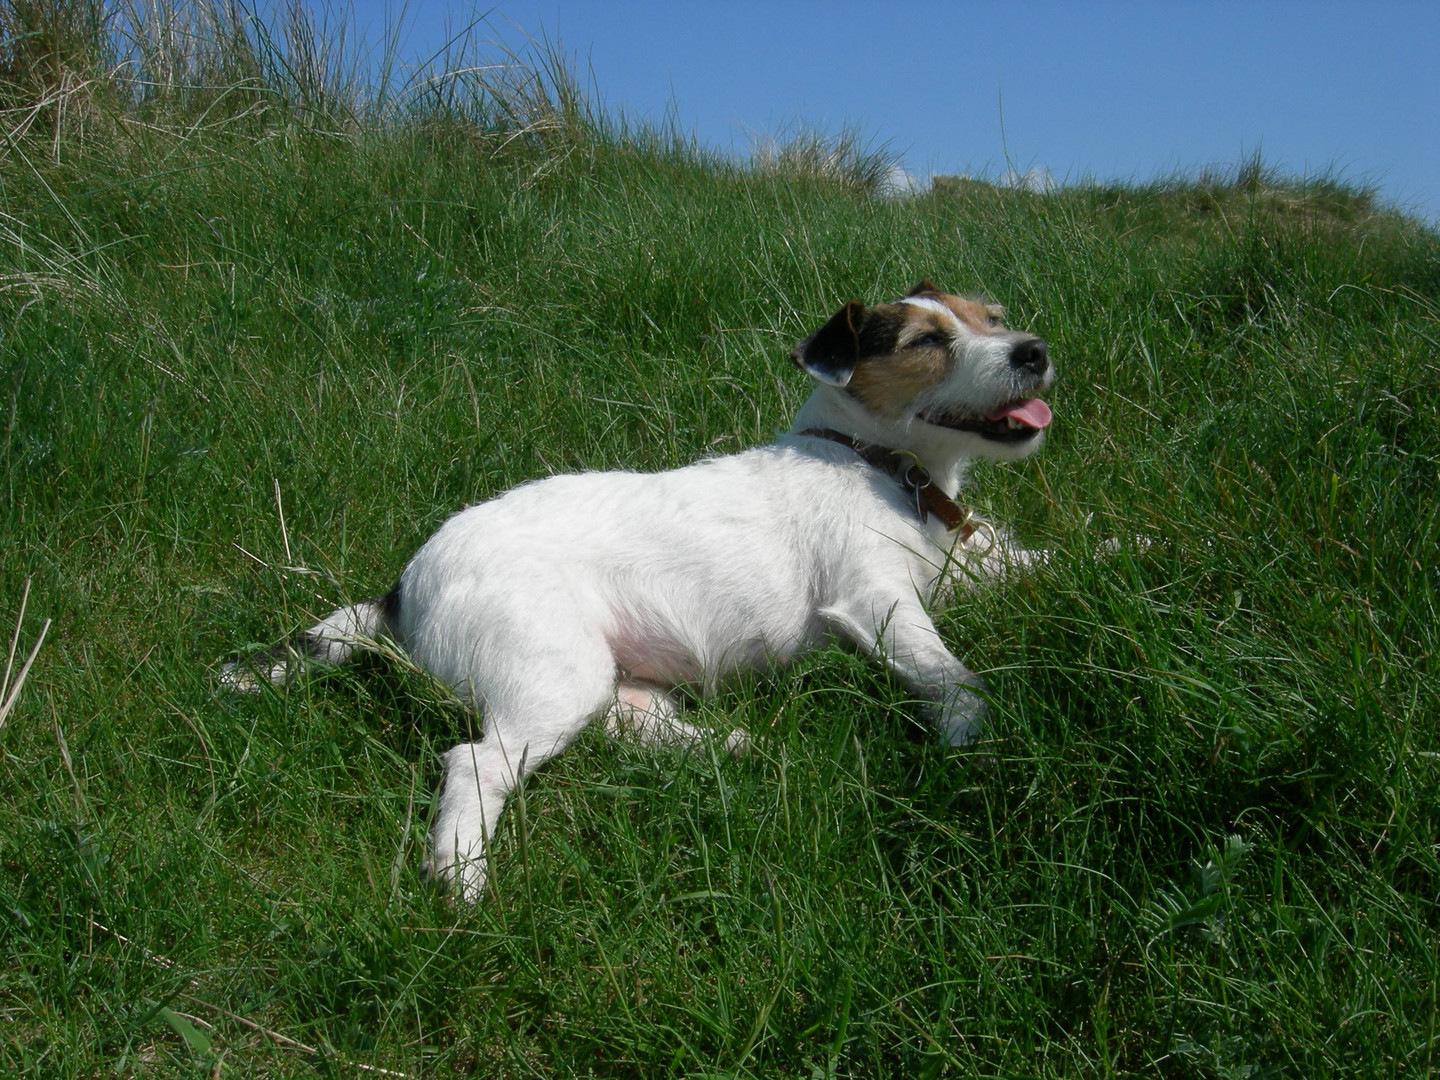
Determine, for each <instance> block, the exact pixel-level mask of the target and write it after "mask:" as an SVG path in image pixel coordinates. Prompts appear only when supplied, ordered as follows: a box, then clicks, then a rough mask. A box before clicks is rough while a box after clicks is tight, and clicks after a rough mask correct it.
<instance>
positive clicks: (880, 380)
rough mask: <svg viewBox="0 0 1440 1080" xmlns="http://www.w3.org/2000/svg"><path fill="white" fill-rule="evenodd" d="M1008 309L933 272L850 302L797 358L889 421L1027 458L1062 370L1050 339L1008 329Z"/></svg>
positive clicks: (985, 451)
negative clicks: (955, 291)
mask: <svg viewBox="0 0 1440 1080" xmlns="http://www.w3.org/2000/svg"><path fill="white" fill-rule="evenodd" d="M1004 314H1005V313H1004V311H1003V310H1002V309H1001V308H1000V307H999V306H997V305H995V304H991V303H988V302H987V301H984V300H976V299H970V298H966V297H962V296H951V295H949V294H947V293H943V292H941V291H940V290H939V289H938V288H936V287H935V286H934V285H933V284H931V283H930V281H929V280H928V279H927V280H924V281H921V282H920V284H918V285H916V286H915V287H914V288H913V289H911V290H910V291H909V292H908V293H907V294H906V295H905V296H904V297H903V298H902V299H900V300H897V301H895V302H894V303H892V304H876V305H874V306H873V307H865V306H864V305H863V304H860V303H859V302H857V301H854V300H851V301H850V302H849V303H847V304H846V305H845V306H844V307H843V308H841V309H840V310H839V311H837V312H836V313H835V315H834V316H833V317H832V318H831V319H830V321H829V322H827V323H826V324H825V325H824V326H822V327H821V328H820V329H819V330H817V331H815V333H813V334H811V335H810V336H809V337H807V338H806V339H805V340H804V341H802V342H800V344H799V345H797V346H795V350H794V352H792V353H791V354H790V359H791V360H793V361H794V362H795V364H796V365H798V366H799V367H801V368H803V369H804V370H805V371H807V372H809V373H810V375H811V376H813V377H814V378H815V379H816V380H817V381H819V382H820V383H823V384H825V385H828V386H833V387H836V388H839V389H840V390H841V392H843V393H844V394H846V395H848V396H849V397H850V398H851V399H853V400H854V401H855V402H857V403H858V404H859V405H860V406H861V407H862V408H864V410H865V411H866V412H868V413H870V414H871V415H872V416H873V417H875V418H876V419H877V420H879V421H881V422H882V423H883V424H884V425H885V426H887V427H889V428H892V429H894V430H897V431H900V430H907V429H911V428H912V427H913V426H914V425H920V426H923V427H924V428H925V429H927V430H926V435H927V436H930V435H933V436H935V437H940V438H950V439H953V440H954V441H955V442H956V444H957V449H959V450H962V451H963V452H964V453H965V454H966V455H968V456H976V457H988V458H1020V457H1024V456H1025V455H1027V454H1030V453H1033V452H1034V451H1035V450H1037V449H1038V448H1039V446H1040V443H1041V441H1042V440H1043V438H1044V429H1045V426H1046V425H1047V424H1049V423H1050V408H1049V406H1047V405H1046V404H1045V402H1043V401H1042V400H1040V398H1039V396H1038V395H1040V394H1043V393H1044V392H1045V391H1046V390H1047V389H1048V388H1049V387H1050V384H1051V383H1052V382H1054V380H1055V368H1054V365H1052V364H1051V363H1050V354H1049V351H1048V350H1047V349H1046V347H1045V342H1043V341H1041V340H1040V339H1039V338H1038V337H1036V336H1035V335H1034V334H1026V333H1023V332H1020V331H1015V330H1010V329H1007V328H1006V326H1005V322H1004ZM930 429H933V431H932V430H930Z"/></svg>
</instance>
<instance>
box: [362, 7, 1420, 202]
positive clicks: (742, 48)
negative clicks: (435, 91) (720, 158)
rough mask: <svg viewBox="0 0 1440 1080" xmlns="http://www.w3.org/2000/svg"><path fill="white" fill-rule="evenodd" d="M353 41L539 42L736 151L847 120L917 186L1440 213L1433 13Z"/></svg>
mask: <svg viewBox="0 0 1440 1080" xmlns="http://www.w3.org/2000/svg"><path fill="white" fill-rule="evenodd" d="M354 4H355V13H356V17H357V21H358V22H359V24H360V25H361V27H362V28H366V29H365V32H366V35H367V37H369V39H370V40H375V38H376V37H378V28H379V27H380V26H382V25H386V24H387V23H389V24H393V23H394V22H395V16H396V15H397V13H399V14H400V15H402V19H401V22H402V25H403V26H404V27H405V28H406V29H405V34H404V37H403V42H402V46H401V54H402V56H407V57H423V56H427V55H429V54H431V53H433V52H435V51H436V50H438V49H439V47H440V46H441V45H442V44H443V43H444V41H445V38H446V31H447V28H458V27H460V26H463V25H465V24H466V23H468V22H469V21H471V20H472V19H473V18H474V17H475V15H476V13H480V14H484V13H486V12H488V13H489V14H488V17H487V19H486V21H485V24H484V26H483V27H482V28H481V29H480V30H479V35H480V37H481V38H483V39H487V40H488V39H496V40H503V41H505V42H508V43H509V44H511V45H512V46H514V45H516V44H520V43H523V41H524V36H525V34H527V33H528V34H531V35H534V36H541V35H543V36H545V37H546V38H548V39H549V40H550V41H551V42H552V43H558V44H559V45H560V46H561V47H562V48H563V49H564V51H565V52H567V53H569V54H571V55H573V56H574V58H575V60H576V62H577V65H578V68H579V70H580V72H581V74H582V76H585V77H586V78H587V79H588V78H589V77H590V76H591V75H592V74H593V85H594V89H595V91H596V93H597V95H598V97H599V98H600V100H601V101H602V103H603V104H604V106H605V107H606V108H607V110H609V111H611V112H623V113H624V114H626V115H628V116H632V117H637V118H649V119H652V120H658V119H660V118H662V117H663V116H664V115H665V114H666V111H667V109H673V111H674V113H675V115H676V116H677V117H678V119H679V122H680V125H681V127H682V128H684V129H685V130H687V131H691V132H693V133H694V134H695V135H697V136H698V138H699V139H700V141H701V143H702V144H704V145H707V146H710V147H713V148H717V149H722V150H723V149H728V150H732V151H734V152H736V153H739V154H745V153H748V151H749V150H750V148H751V147H752V145H753V144H754V141H755V140H756V139H757V138H762V139H763V138H764V137H765V136H767V135H773V134H776V133H784V132H787V131H794V130H795V129H796V128H797V127H801V126H803V127H806V128H809V129H818V130H820V131H824V132H830V133H834V132H837V131H839V130H841V129H844V128H853V129H858V130H859V131H860V132H861V133H863V134H864V135H865V136H866V137H868V138H869V139H871V140H873V142H874V143H875V144H877V145H878V144H882V143H883V144H888V146H889V148H890V150H891V151H892V152H893V153H894V154H895V155H896V156H897V157H898V158H899V160H900V161H901V162H902V163H903V165H904V167H905V168H906V169H907V170H908V171H909V172H911V173H912V174H915V175H918V176H921V177H924V176H927V175H928V174H930V173H932V172H940V173H970V174H974V175H988V176H991V177H1001V176H1003V175H1004V174H1005V173H1006V172H1007V171H1008V170H1009V169H1010V168H1011V167H1013V168H1014V169H1015V170H1016V171H1018V172H1020V173H1024V172H1028V171H1030V170H1037V171H1041V172H1043V171H1045V170H1048V172H1049V173H1050V175H1052V176H1053V177H1054V178H1055V179H1056V180H1058V181H1062V182H1063V181H1066V180H1071V181H1073V180H1079V179H1084V178H1095V179H1115V178H1118V179H1132V180H1146V179H1150V178H1153V177H1155V176H1157V175H1161V174H1165V173H1169V172H1172V171H1176V170H1191V171H1193V170H1198V169H1201V168H1204V167H1207V166H1214V165H1221V166H1224V165H1233V164H1234V163H1236V162H1237V161H1239V160H1241V159H1243V158H1245V157H1246V156H1248V155H1251V154H1254V153H1257V152H1258V153H1259V154H1261V155H1262V157H1263V159H1264V160H1265V162H1266V163H1267V164H1268V165H1271V166H1273V167H1276V168H1279V169H1281V170H1283V171H1285V172H1287V173H1291V174H1294V175H1316V174H1321V173H1325V172H1327V171H1329V172H1335V173H1338V174H1339V175H1341V176H1343V177H1345V178H1347V179H1350V180H1352V181H1356V182H1363V183H1369V184H1373V185H1375V186H1376V187H1377V188H1378V189H1379V191H1380V193H1381V196H1382V197H1383V198H1384V199H1385V200H1386V201H1388V202H1390V203H1393V204H1396V205H1399V206H1401V207H1404V208H1407V209H1411V210H1414V211H1416V212H1418V213H1420V214H1422V215H1423V216H1425V217H1427V218H1429V219H1430V220H1432V221H1440V2H1434V0H1429V2H1421V0H1372V2H1370V3H1360V2H1354V3H1346V4H1341V3H1328V2H1322V0H1316V2H1310V3H1294V2H1282V0H1250V2H1248V3H1229V2H1212V3H1190V2H1180V0H1176V2H1161V0H1156V2H1153V3H1140V2H1085V0H1076V2H1071V3H1059V2H1041V0H1035V2H1031V3H1023V2H1021V3H1008V4H1007V3H998V2H973V3H908V2H904V0H895V2H891V3H874V2H868V3H867V2H860V0H852V2H834V3H821V2H808V3H800V2H795V3H787V2H784V0H771V2H770V3H756V2H749V0H732V2H728V3H721V2H711V3H691V2H686V0H670V2H668V3H662V2H653V0H612V2H609V3H601V2H594V0H547V2H537V0H528V2H527V0H519V2H511V0H499V2H498V3H497V4H496V5H495V6H494V7H485V6H482V7H479V8H475V7H472V6H470V5H469V4H460V3H444V2H440V0H410V2H409V3H408V4H406V5H405V6H404V7H403V8H402V7H401V6H400V5H399V4H397V3H394V2H392V3H389V4H386V3H384V2H383V0H354Z"/></svg>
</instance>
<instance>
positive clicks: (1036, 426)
mask: <svg viewBox="0 0 1440 1080" xmlns="http://www.w3.org/2000/svg"><path fill="white" fill-rule="evenodd" d="M1053 415H1054V414H1053V413H1051V412H1050V406H1049V405H1046V404H1045V402H1043V401H1041V400H1040V399H1039V398H1017V399H1015V400H1014V401H1012V402H1010V403H1009V404H1007V405H1002V406H1001V407H1000V408H998V409H996V410H995V411H994V412H989V413H985V414H984V415H972V414H963V413H956V412H950V411H948V410H946V409H941V408H935V409H926V410H925V411H924V412H922V413H920V414H919V416H920V419H921V420H923V421H925V423H927V424H934V425H935V426H936V427H943V428H950V429H951V430H952V431H968V432H971V433H973V434H975V435H979V436H980V437H981V438H985V439H989V440H990V441H991V442H999V443H1022V442H1025V441H1027V440H1029V439H1033V438H1035V436H1037V435H1039V434H1040V432H1041V431H1043V430H1044V429H1045V427H1046V426H1047V425H1048V424H1049V423H1050V421H1051V419H1052V418H1053Z"/></svg>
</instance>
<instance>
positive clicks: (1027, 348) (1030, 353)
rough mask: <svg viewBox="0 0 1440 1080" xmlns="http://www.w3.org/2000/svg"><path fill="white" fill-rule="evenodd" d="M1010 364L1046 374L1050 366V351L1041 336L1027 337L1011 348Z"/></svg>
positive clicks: (1039, 373) (1038, 373)
mask: <svg viewBox="0 0 1440 1080" xmlns="http://www.w3.org/2000/svg"><path fill="white" fill-rule="evenodd" d="M1010 366H1011V367H1017V368H1024V369H1025V370H1026V371H1031V372H1034V373H1035V374H1036V375H1043V374H1045V370H1046V369H1047V368H1048V367H1049V366H1050V352H1049V350H1047V349H1046V348H1045V342H1043V341H1041V340H1040V339H1039V338H1027V339H1026V340H1025V341H1022V342H1019V343H1018V344H1017V345H1016V346H1015V347H1014V348H1013V349H1011V350H1010Z"/></svg>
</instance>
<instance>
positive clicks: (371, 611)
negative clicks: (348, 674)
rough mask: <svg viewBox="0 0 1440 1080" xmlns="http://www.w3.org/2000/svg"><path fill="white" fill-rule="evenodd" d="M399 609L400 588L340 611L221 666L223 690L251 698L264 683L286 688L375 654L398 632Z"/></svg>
mask: <svg viewBox="0 0 1440 1080" xmlns="http://www.w3.org/2000/svg"><path fill="white" fill-rule="evenodd" d="M399 610H400V586H399V585H398V584H397V585H396V586H395V587H394V588H393V589H391V590H390V591H389V592H388V593H386V594H385V595H384V596H377V597H375V598H374V599H371V600H362V601H361V602H360V603H358V604H351V605H350V606H349V607H343V608H338V609H337V610H335V611H332V612H331V613H330V614H329V615H326V616H325V618H323V619H321V620H320V621H319V622H318V623H316V624H315V625H314V626H312V627H310V629H308V630H305V631H302V632H301V633H299V634H296V635H295V636H294V637H292V638H289V639H287V640H285V641H282V642H281V643H280V644H279V645H276V646H275V647H274V648H272V649H267V650H266V651H265V652H262V653H259V654H257V655H255V656H252V657H249V658H248V659H245V660H232V661H230V662H228V663H226V664H223V665H221V668H220V685H221V686H223V687H225V688H227V689H229V690H238V691H240V692H242V693H251V692H254V691H256V690H259V689H260V687H261V686H262V685H264V684H265V683H267V682H268V683H274V684H276V685H279V684H280V683H287V682H289V681H290V680H291V679H293V678H295V676H297V675H299V674H300V673H301V672H302V671H305V670H307V669H309V668H312V667H336V666H338V665H340V664H344V663H346V662H347V661H349V660H350V659H351V658H352V657H353V656H354V655H355V653H356V652H357V651H368V650H370V649H373V647H374V645H375V639H376V638H378V637H381V636H389V635H391V634H392V633H393V632H394V627H395V625H396V616H397V615H398V614H399Z"/></svg>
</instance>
